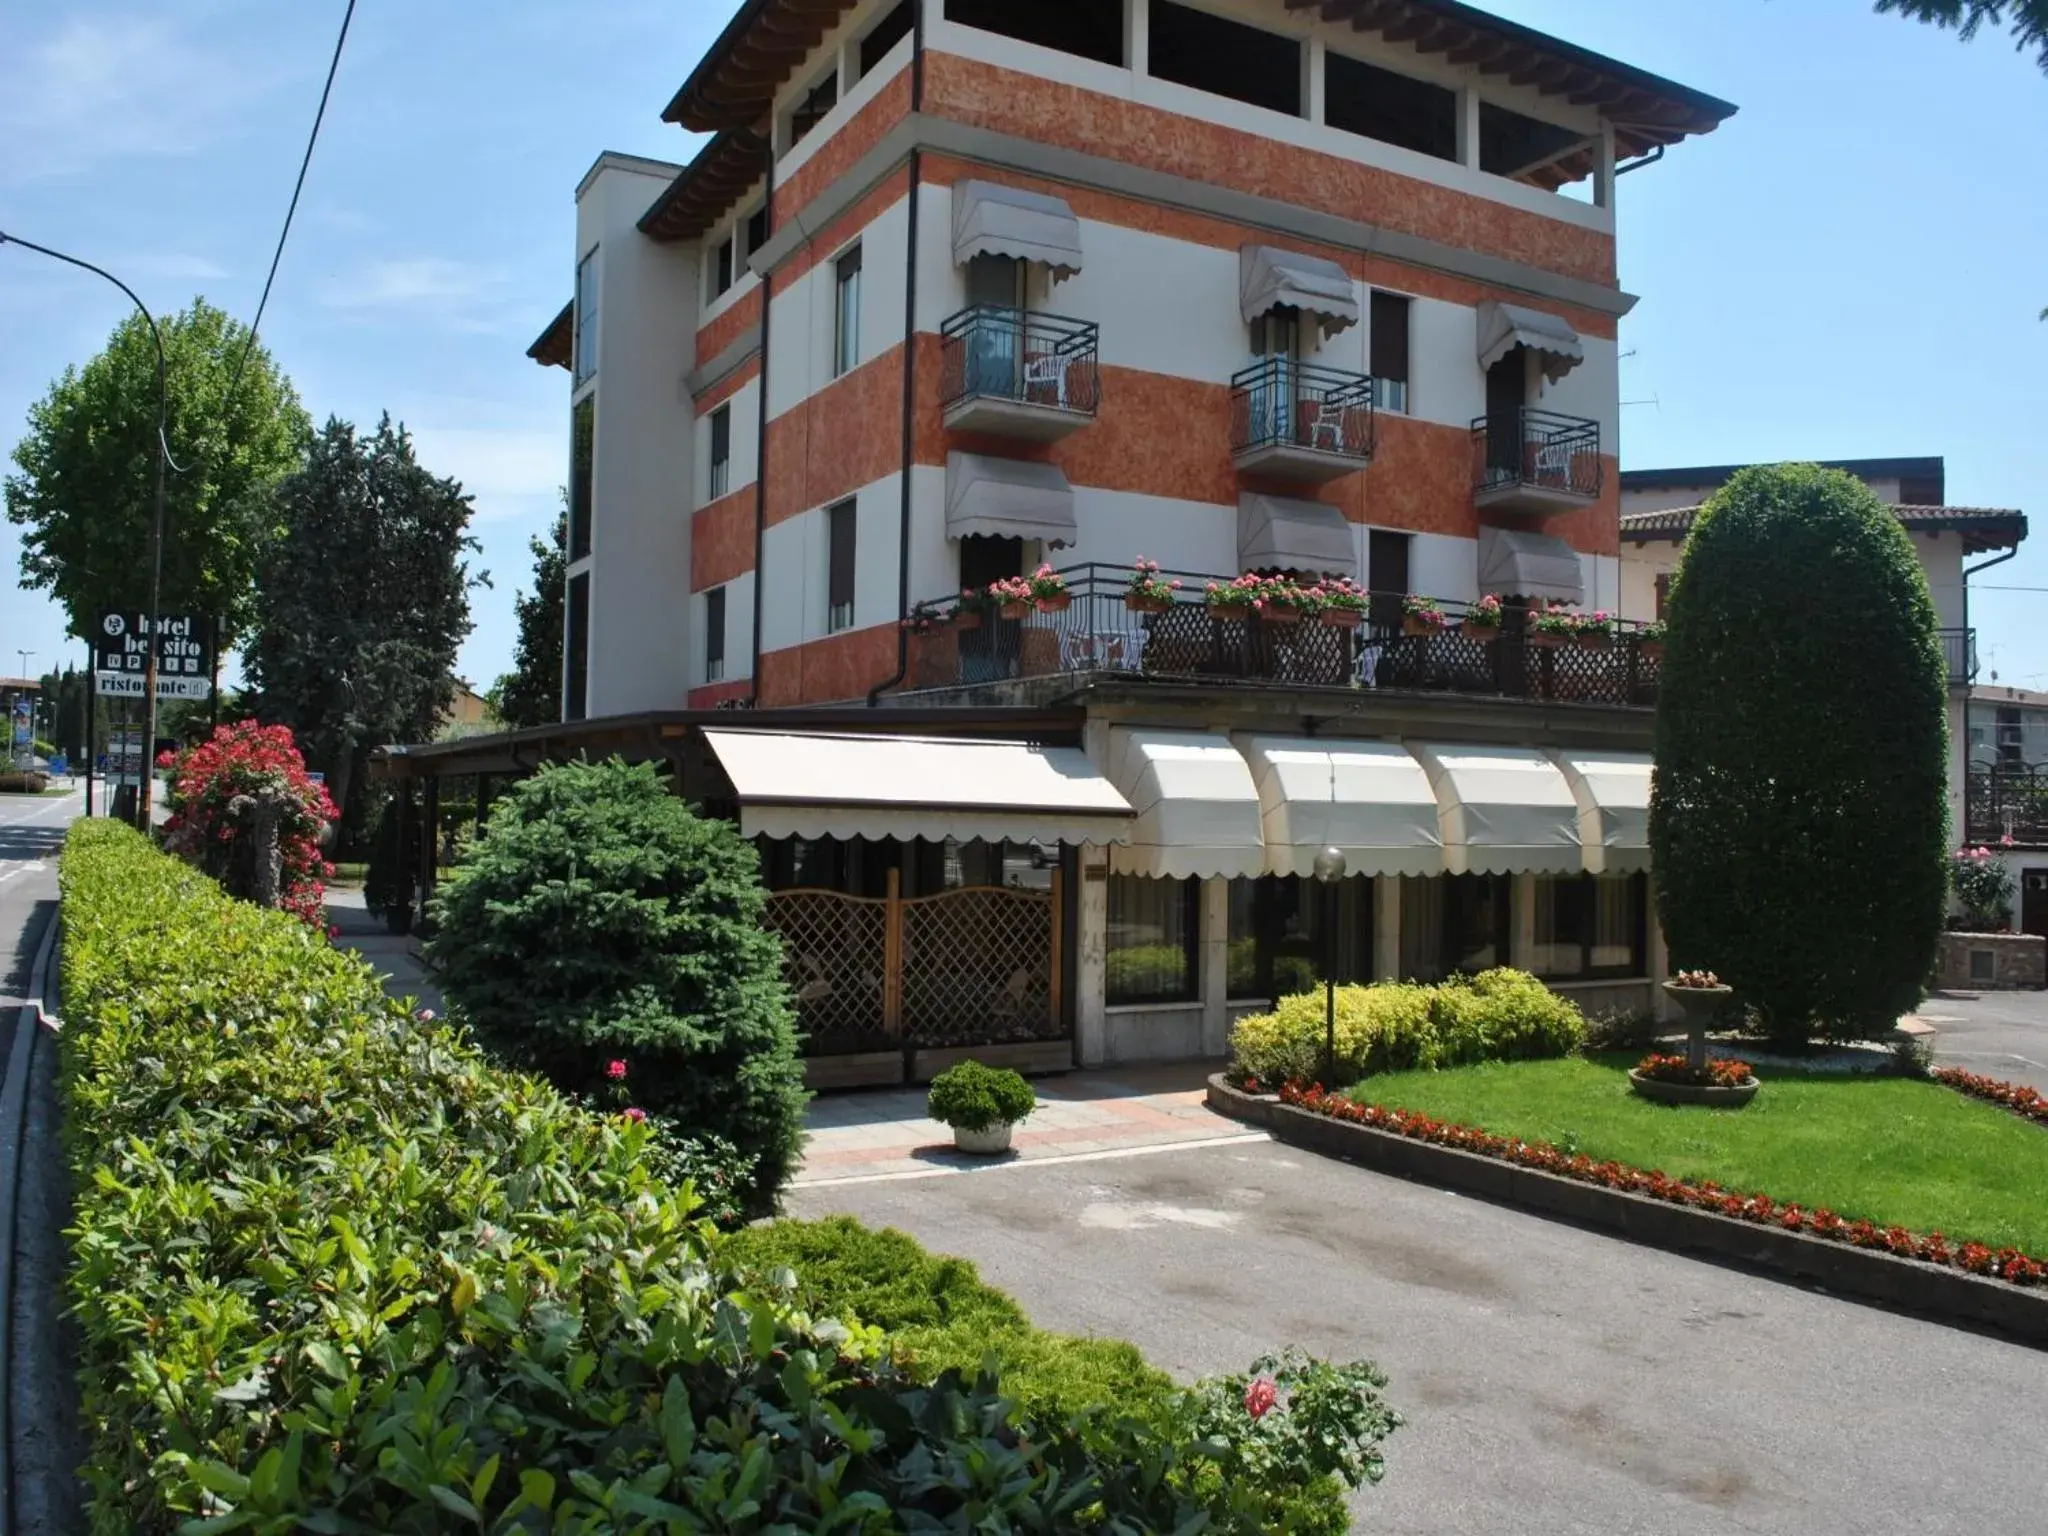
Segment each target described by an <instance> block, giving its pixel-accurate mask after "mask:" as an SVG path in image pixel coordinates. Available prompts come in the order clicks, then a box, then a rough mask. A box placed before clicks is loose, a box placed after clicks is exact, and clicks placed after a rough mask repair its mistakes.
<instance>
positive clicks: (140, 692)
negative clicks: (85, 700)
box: [92, 611, 214, 699]
mask: <svg viewBox="0 0 2048 1536" xmlns="http://www.w3.org/2000/svg"><path fill="white" fill-rule="evenodd" d="M148 630H149V620H148V617H147V616H146V615H143V614H132V613H123V612H116V611H109V612H107V613H103V614H101V615H100V621H99V629H98V632H97V633H96V634H95V635H94V636H93V647H92V665H93V676H94V678H95V680H96V681H97V682H98V684H99V690H100V692H101V693H103V694H106V695H107V696H109V697H110V698H117V699H120V698H130V699H139V698H142V697H143V696H144V695H145V694H146V693H147V692H148V689H149V684H148V681H147V678H148V672H149V641H148V638H147V634H148ZM213 660H214V658H213V625H212V623H211V622H210V621H208V620H203V619H197V618H194V617H192V616H191V615H190V614H181V613H166V614H161V615H159V616H158V619H157V633H156V696H157V697H158V698H159V699H206V698H210V697H212V695H213Z"/></svg>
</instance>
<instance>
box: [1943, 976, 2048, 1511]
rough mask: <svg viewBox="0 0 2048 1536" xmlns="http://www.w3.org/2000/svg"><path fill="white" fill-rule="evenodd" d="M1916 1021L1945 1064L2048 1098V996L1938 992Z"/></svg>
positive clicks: (2020, 993)
mask: <svg viewBox="0 0 2048 1536" xmlns="http://www.w3.org/2000/svg"><path fill="white" fill-rule="evenodd" d="M1920 1017H1921V1018H1923V1019H1925V1020H1927V1022H1928V1023H1930V1024H1932V1025H1933V1026H1934V1027H1935V1029H1936V1031H1937V1033H1936V1035H1935V1039H1934V1056H1935V1060H1937V1061H1939V1062H1941V1063H1942V1064H1943V1065H1945V1066H1954V1067H1961V1068H1963V1069H1964V1070H1965V1071H1969V1072H1981V1073H1983V1074H1984V1075H1985V1076H1987V1077H2002V1078H2004V1079H2005V1080H2006V1081H2007V1082H2012V1083H2028V1084H2031V1085H2032V1086H2034V1087H2036V1088H2038V1089H2040V1090H2041V1091H2042V1092H2043V1093H2048V992H1937V993H1936V994H1935V995H1934V996H1932V997H1930V998H1928V999H1927V1001H1926V1002H1925V1003H1924V1004H1922V1005H1921V1008H1920ZM2044 1524H2048V1519H2044Z"/></svg>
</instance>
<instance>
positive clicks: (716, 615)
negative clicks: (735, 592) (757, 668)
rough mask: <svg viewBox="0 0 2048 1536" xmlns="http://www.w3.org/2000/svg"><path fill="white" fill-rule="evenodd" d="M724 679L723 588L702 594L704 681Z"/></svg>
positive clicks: (716, 588) (712, 681)
mask: <svg viewBox="0 0 2048 1536" xmlns="http://www.w3.org/2000/svg"><path fill="white" fill-rule="evenodd" d="M724 679H725V588H723V587H713V588H712V589H711V590H710V591H709V592H706V593H705V594H704V681H705V682H707V683H716V682H722V681H724Z"/></svg>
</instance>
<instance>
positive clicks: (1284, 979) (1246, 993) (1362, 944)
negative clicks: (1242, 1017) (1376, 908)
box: [1224, 875, 1374, 999]
mask: <svg viewBox="0 0 2048 1536" xmlns="http://www.w3.org/2000/svg"><path fill="white" fill-rule="evenodd" d="M1373 894H1374V882H1373V880H1372V879H1371V878H1370V877H1369V876H1366V875H1353V876H1351V877H1350V878H1348V879H1346V880H1342V881H1339V882H1338V884H1337V893H1336V897H1335V900H1336V903H1337V925H1336V952H1335V955H1334V957H1333V958H1331V959H1329V960H1328V962H1327V963H1328V964H1329V966H1330V973H1331V977H1332V979H1334V980H1335V981H1337V982H1339V983H1340V984H1341V983H1350V982H1369V981H1371V980H1372V979H1373V952H1372V937H1373ZM1330 899H1331V898H1330V897H1329V894H1328V892H1327V891H1326V890H1325V889H1324V887H1323V885H1322V884H1321V882H1319V881H1317V880H1314V879H1312V878H1309V877H1307V876H1301V875H1269V876H1267V877H1266V878H1265V879H1262V880H1233V881H1231V882H1230V929H1229V944H1228V947H1227V949H1226V951H1225V957H1226V958H1225V962H1224V976H1225V982H1224V990H1225V992H1226V994H1227V995H1228V996H1230V997H1233V998H1260V999H1276V998H1282V997H1289V996H1292V995H1293V994H1294V993H1297V992H1308V991H1311V990H1313V989H1314V988H1315V987H1316V986H1317V985H1318V984H1319V983H1320V982H1321V981H1322V980H1323V975H1324V966H1325V964H1326V954H1327V950H1326V943H1327V936H1326V934H1325V923H1324V912H1325V910H1326V908H1325V906H1324V903H1325V902H1326V901H1328V900H1330Z"/></svg>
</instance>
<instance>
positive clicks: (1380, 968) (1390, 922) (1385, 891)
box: [1372, 875, 1401, 981]
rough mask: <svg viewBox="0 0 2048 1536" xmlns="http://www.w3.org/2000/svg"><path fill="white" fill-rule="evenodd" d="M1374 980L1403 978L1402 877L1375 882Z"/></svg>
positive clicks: (1375, 878)
mask: <svg viewBox="0 0 2048 1536" xmlns="http://www.w3.org/2000/svg"><path fill="white" fill-rule="evenodd" d="M1372 979H1373V980H1374V981H1399V980H1400V979H1401V877H1400V876H1399V875H1375V876H1374V877H1373V882H1372Z"/></svg>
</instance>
